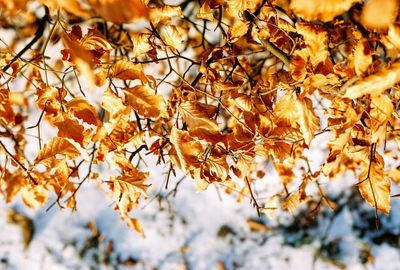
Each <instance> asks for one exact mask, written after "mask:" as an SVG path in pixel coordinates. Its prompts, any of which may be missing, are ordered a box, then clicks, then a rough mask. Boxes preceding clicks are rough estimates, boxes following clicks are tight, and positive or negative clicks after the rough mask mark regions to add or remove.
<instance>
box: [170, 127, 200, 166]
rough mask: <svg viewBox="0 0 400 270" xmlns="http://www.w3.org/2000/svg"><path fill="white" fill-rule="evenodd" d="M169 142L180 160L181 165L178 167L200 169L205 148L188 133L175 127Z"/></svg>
mask: <svg viewBox="0 0 400 270" xmlns="http://www.w3.org/2000/svg"><path fill="white" fill-rule="evenodd" d="M169 140H170V142H171V143H172V145H173V146H174V148H175V150H176V153H177V156H178V158H179V163H180V164H177V165H178V166H180V167H181V168H184V169H187V170H188V169H190V168H200V161H199V157H200V155H201V154H202V153H203V147H202V145H201V144H200V143H199V142H198V141H196V140H195V139H194V138H192V137H191V136H190V135H189V133H188V132H187V131H182V130H179V129H177V128H175V127H173V128H172V130H171V135H170V138H169Z"/></svg>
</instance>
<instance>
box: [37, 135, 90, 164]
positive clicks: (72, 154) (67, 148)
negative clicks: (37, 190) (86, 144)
mask: <svg viewBox="0 0 400 270" xmlns="http://www.w3.org/2000/svg"><path fill="white" fill-rule="evenodd" d="M57 154H59V155H64V156H66V157H68V158H76V157H78V156H82V157H83V158H86V159H88V156H87V154H86V153H85V151H84V149H82V148H81V147H80V146H79V145H78V144H77V143H76V142H74V141H73V140H71V139H68V138H61V137H54V138H52V139H51V140H50V141H49V142H48V143H46V144H45V145H44V147H43V148H42V149H41V150H40V151H39V153H38V154H37V156H36V158H35V163H36V164H38V163H42V164H45V165H47V166H49V165H50V162H51V160H52V159H54V158H55V157H56V155H57Z"/></svg>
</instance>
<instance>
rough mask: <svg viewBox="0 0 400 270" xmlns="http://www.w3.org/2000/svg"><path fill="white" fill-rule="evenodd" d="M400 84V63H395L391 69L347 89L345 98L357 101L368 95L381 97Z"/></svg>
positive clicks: (364, 79)
mask: <svg viewBox="0 0 400 270" xmlns="http://www.w3.org/2000/svg"><path fill="white" fill-rule="evenodd" d="M399 82H400V62H395V63H393V64H392V65H391V66H390V67H389V68H386V69H383V70H381V71H379V72H377V73H375V74H372V75H370V76H368V77H366V78H363V79H362V80H360V81H358V82H357V83H355V84H354V85H352V86H350V87H349V88H347V90H346V93H345V95H344V97H346V98H351V99H355V98H359V97H362V96H364V95H368V94H374V95H379V94H381V93H382V92H383V91H385V90H386V89H389V88H390V87H392V86H393V85H395V84H397V83H399Z"/></svg>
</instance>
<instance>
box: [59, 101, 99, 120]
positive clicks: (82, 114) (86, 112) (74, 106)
mask: <svg viewBox="0 0 400 270" xmlns="http://www.w3.org/2000/svg"><path fill="white" fill-rule="evenodd" d="M65 106H66V108H67V109H68V111H69V112H70V113H71V114H73V115H74V116H75V117H76V118H79V119H82V120H83V121H85V122H86V123H88V124H91V125H99V123H100V120H99V119H98V118H97V111H96V108H95V107H94V106H93V105H91V104H89V102H88V101H87V100H86V99H84V98H82V97H76V98H73V99H71V100H70V101H68V103H67V104H66V105H65Z"/></svg>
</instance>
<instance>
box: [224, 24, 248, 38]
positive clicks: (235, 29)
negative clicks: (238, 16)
mask: <svg viewBox="0 0 400 270" xmlns="http://www.w3.org/2000/svg"><path fill="white" fill-rule="evenodd" d="M248 29H249V22H243V21H240V20H237V21H236V22H235V23H234V24H233V25H232V26H231V27H230V28H229V31H228V40H229V42H231V43H234V42H236V41H237V40H238V39H239V38H241V37H242V36H244V35H245V34H246V33H247V30H248Z"/></svg>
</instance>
